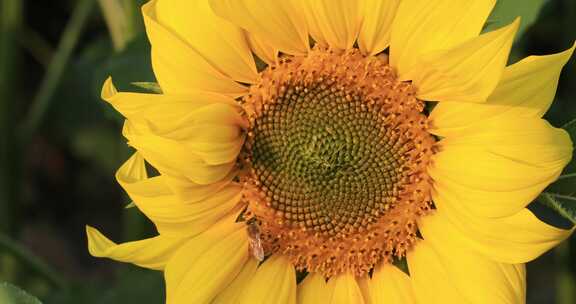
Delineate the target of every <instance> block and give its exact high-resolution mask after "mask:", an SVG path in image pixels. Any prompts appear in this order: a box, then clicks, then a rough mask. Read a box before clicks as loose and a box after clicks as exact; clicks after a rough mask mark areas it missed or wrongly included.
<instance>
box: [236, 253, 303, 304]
mask: <svg viewBox="0 0 576 304" xmlns="http://www.w3.org/2000/svg"><path fill="white" fill-rule="evenodd" d="M269 303H277V304H295V303H296V273H295V271H294V266H292V264H291V263H290V262H289V261H288V260H287V259H286V258H285V257H283V256H280V255H273V256H271V257H270V258H269V259H268V260H266V261H265V262H264V263H263V264H262V265H260V267H259V268H258V270H257V271H256V275H254V277H253V278H252V280H251V281H250V282H249V283H248V284H247V286H246V287H245V289H244V291H243V292H242V295H240V299H239V300H238V304H269Z"/></svg>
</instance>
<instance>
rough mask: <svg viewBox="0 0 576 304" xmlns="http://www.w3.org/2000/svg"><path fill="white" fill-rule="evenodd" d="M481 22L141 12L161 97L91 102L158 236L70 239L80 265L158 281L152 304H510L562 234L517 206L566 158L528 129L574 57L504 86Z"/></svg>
mask: <svg viewBox="0 0 576 304" xmlns="http://www.w3.org/2000/svg"><path fill="white" fill-rule="evenodd" d="M494 3H495V0H493V1H490V0H470V1H442V0H434V1H431V0H426V1H424V0H404V1H399V0H362V1H351V0H317V1H312V0H310V1H304V0H283V1H262V0H211V1H208V0H190V1H185V0H157V1H151V2H149V3H148V4H146V5H145V6H144V7H143V9H142V11H143V15H144V20H145V24H146V29H147V33H148V37H149V39H150V42H151V44H152V65H153V69H154V72H155V74H156V77H157V80H158V82H159V85H160V87H161V88H162V91H163V93H162V94H137V93H124V92H117V91H116V89H115V88H114V86H113V84H112V81H111V79H109V80H107V81H106V83H105V84H104V88H103V90H102V97H103V99H105V100H106V101H108V102H109V103H110V104H111V105H112V106H113V107H115V108H116V109H117V110H118V111H119V112H121V113H122V114H123V115H124V116H125V117H126V123H125V126H124V130H123V132H124V135H125V137H126V138H127V139H128V141H129V144H130V145H131V146H133V147H134V148H135V149H136V150H137V152H136V153H135V154H134V156H132V158H130V160H128V161H127V162H126V163H125V164H124V165H123V166H122V167H121V168H120V169H119V171H118V173H117V176H116V177H117V179H118V182H119V183H120V184H121V185H122V187H123V188H124V189H125V190H126V192H127V193H128V194H129V195H130V197H131V198H132V199H133V201H134V203H135V204H136V206H137V207H138V208H139V209H140V210H141V211H142V212H143V213H144V214H145V215H146V216H147V217H149V218H150V219H151V220H152V221H153V222H154V224H155V225H156V227H157V229H158V232H159V235H158V236H156V237H154V238H150V239H145V240H141V241H136V242H128V243H123V244H115V243H113V242H112V241H110V240H108V239H107V238H105V237H104V236H103V235H101V234H100V233H99V232H98V231H97V230H95V229H94V228H91V227H88V229H87V231H88V237H89V249H90V252H91V254H92V255H94V256H99V257H109V258H112V259H115V260H118V261H124V262H130V263H134V264H136V265H140V266H142V267H148V268H152V269H158V270H163V271H164V274H165V278H166V285H167V302H168V303H414V302H418V303H523V302H524V301H525V288H526V286H525V268H524V263H526V262H528V261H530V260H533V259H534V258H536V257H538V256H539V255H540V254H542V253H543V252H545V251H546V250H548V249H549V248H551V247H552V246H554V245H555V244H557V243H558V242H560V241H562V240H563V239H564V238H566V237H567V236H568V235H569V234H570V233H571V232H572V230H561V229H557V228H554V227H552V226H549V225H547V224H545V223H543V222H541V221H540V220H538V219H537V218H536V217H535V216H534V215H533V214H532V213H531V212H530V211H529V210H528V209H526V206H527V204H528V203H530V202H531V201H532V200H533V199H534V198H535V197H536V196H537V195H538V194H539V193H540V192H541V191H542V190H543V189H544V188H545V187H546V186H547V185H548V184H550V183H551V182H552V181H554V180H555V179H556V178H557V177H558V176H559V174H560V172H561V171H562V169H563V167H564V166H565V165H566V164H567V163H568V162H569V160H570V158H571V155H572V142H571V141H570V138H569V137H568V135H567V134H566V132H564V131H563V130H560V129H556V128H554V127H552V126H550V125H549V124H548V123H547V122H546V121H544V120H543V119H541V117H542V115H543V114H544V113H545V112H546V110H547V109H548V107H549V106H550V104H551V102H552V99H553V97H554V94H555V90H556V86H557V81H558V77H559V74H560V71H561V69H562V67H563V66H564V64H565V63H566V62H567V60H568V59H569V57H570V56H571V54H572V52H573V51H574V47H572V48H571V49H569V50H567V51H565V52H562V53H558V54H554V55H549V56H531V57H528V58H526V59H524V60H522V61H520V62H518V63H515V64H513V65H510V66H506V62H507V60H508V54H509V52H510V48H511V45H512V42H513V39H514V35H515V32H516V30H517V28H518V24H519V21H518V20H516V21H515V22H513V23H512V24H510V25H508V26H506V27H503V28H501V29H498V30H496V31H493V32H489V33H485V34H480V32H481V30H482V27H483V25H484V23H485V21H486V18H487V16H488V14H489V13H490V11H491V10H492V8H493V6H494ZM310 38H311V39H310ZM255 58H256V59H255ZM257 62H258V64H257ZM257 66H259V67H260V68H259V69H257ZM432 102H433V103H432ZM427 104H428V105H431V104H436V106H435V107H434V108H433V109H432V110H431V112H430V107H426V105H427ZM429 112H430V113H429ZM145 162H147V163H149V164H150V165H152V166H154V167H155V168H156V169H157V170H158V171H159V172H160V174H159V175H158V176H148V175H147V173H146V168H145ZM404 260H405V261H407V268H408V269H407V272H406V271H402V270H400V268H399V267H400V266H399V265H400V264H401V263H402V261H404ZM297 277H298V279H297ZM303 277H304V278H303ZM302 278H303V279H302Z"/></svg>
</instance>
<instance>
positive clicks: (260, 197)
mask: <svg viewBox="0 0 576 304" xmlns="http://www.w3.org/2000/svg"><path fill="white" fill-rule="evenodd" d="M414 95H415V90H414V88H413V87H412V86H411V85H410V84H409V83H405V82H400V81H398V80H397V77H396V75H395V74H394V72H393V69H392V68H390V66H389V65H388V61H387V57H386V56H385V55H382V56H379V57H365V56H363V55H362V54H361V53H360V51H358V50H355V49H351V50H348V51H343V50H331V49H328V48H326V47H322V46H316V47H314V48H313V49H312V50H311V51H310V53H309V54H308V55H307V56H297V57H287V58H282V59H280V60H279V62H278V63H277V64H274V65H271V66H269V67H268V68H267V69H266V70H265V71H263V72H262V75H261V78H260V80H259V82H258V83H256V84H254V85H252V86H251V87H250V91H249V94H248V95H247V96H246V97H244V98H243V99H242V100H241V103H242V106H243V109H244V112H245V113H246V114H245V115H246V116H247V119H248V122H249V127H248V129H247V134H248V137H247V140H246V144H245V147H244V150H243V153H242V156H241V158H240V162H239V163H240V165H241V166H242V167H244V168H246V174H245V175H242V176H241V180H242V181H243V182H244V185H245V187H246V191H245V192H246V193H245V198H244V201H245V203H246V204H247V206H248V209H247V211H248V212H249V213H250V214H251V216H253V217H254V218H255V219H257V220H258V222H259V223H260V225H261V227H262V229H263V236H262V237H263V241H264V245H265V246H264V247H265V251H266V252H267V253H268V254H273V253H279V254H283V255H286V256H288V257H289V258H290V259H291V261H292V262H293V263H294V264H295V265H296V266H297V268H298V269H299V270H302V271H304V270H307V271H314V272H321V273H323V274H324V275H326V276H332V275H335V274H338V273H343V272H353V273H355V274H357V275H362V274H365V273H367V272H368V271H369V270H370V269H372V268H373V267H374V265H376V264H377V263H379V262H383V261H385V262H390V261H392V258H393V257H394V256H396V257H402V256H404V254H405V253H406V250H407V249H408V248H409V247H410V246H411V245H412V244H413V243H414V241H415V239H416V231H417V219H418V217H420V216H422V215H424V214H426V213H427V212H428V211H429V209H430V206H431V201H430V186H431V180H430V178H429V177H428V175H427V174H426V169H427V166H428V165H429V163H430V159H431V156H432V154H433V149H434V147H433V145H434V142H435V140H434V138H433V137H432V136H431V135H430V134H429V133H428V131H427V130H428V125H427V124H428V122H427V119H426V116H425V115H424V114H423V113H422V111H423V109H424V103H423V102H422V101H420V100H418V99H417V98H416V97H415V96H414Z"/></svg>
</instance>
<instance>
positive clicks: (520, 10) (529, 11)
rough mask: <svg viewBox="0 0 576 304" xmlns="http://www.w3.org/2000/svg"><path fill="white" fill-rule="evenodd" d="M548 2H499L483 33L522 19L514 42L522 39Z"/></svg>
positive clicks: (503, 0)
mask: <svg viewBox="0 0 576 304" xmlns="http://www.w3.org/2000/svg"><path fill="white" fill-rule="evenodd" d="M546 2H548V0H523V1H518V0H499V1H498V3H497V4H496V7H495V8H494V10H493V11H492V14H491V15H490V17H489V18H488V21H487V22H486V27H485V28H484V31H485V32H489V31H493V30H495V29H498V28H501V27H503V26H505V25H508V24H510V23H512V21H514V19H516V17H518V16H520V17H522V20H521V21H522V22H521V24H520V28H519V29H518V33H517V34H516V40H518V39H519V38H520V37H522V34H524V32H525V31H526V30H527V29H528V28H529V27H530V26H531V25H532V24H533V23H534V22H535V21H536V19H537V18H538V15H539V14H540V10H541V9H542V7H544V4H546Z"/></svg>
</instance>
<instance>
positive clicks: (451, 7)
mask: <svg viewBox="0 0 576 304" xmlns="http://www.w3.org/2000/svg"><path fill="white" fill-rule="evenodd" d="M495 3H496V1H495V0H466V1H453V0H433V1H430V0H403V1H401V3H400V6H399V8H398V12H397V13H396V17H395V18H394V22H393V24H392V37H391V45H390V64H391V65H392V66H393V67H395V68H396V69H397V71H398V74H399V75H400V77H402V78H403V79H406V78H405V76H404V74H405V73H406V72H408V71H409V70H411V69H412V68H413V67H414V65H415V64H416V63H417V61H418V60H419V59H420V57H422V56H423V55H426V54H428V53H431V52H433V51H438V50H447V49H451V48H453V47H455V46H456V45H458V44H460V43H462V42H464V41H467V40H468V39H471V38H473V37H476V36H477V35H478V34H479V33H480V31H481V30H482V27H483V26H484V22H485V21H486V18H488V15H489V14H490V12H491V11H492V8H493V7H494V4H495Z"/></svg>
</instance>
